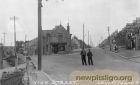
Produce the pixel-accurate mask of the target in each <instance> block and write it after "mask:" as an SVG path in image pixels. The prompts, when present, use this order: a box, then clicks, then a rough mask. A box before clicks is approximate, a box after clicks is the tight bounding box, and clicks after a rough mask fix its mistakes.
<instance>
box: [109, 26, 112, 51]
mask: <svg viewBox="0 0 140 85" xmlns="http://www.w3.org/2000/svg"><path fill="white" fill-rule="evenodd" d="M108 38H109V46H110V51H111V38H110V28H109V26H108Z"/></svg>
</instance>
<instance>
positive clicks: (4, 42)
mask: <svg viewBox="0 0 140 85" xmlns="http://www.w3.org/2000/svg"><path fill="white" fill-rule="evenodd" d="M5 35H6V33H5V32H4V33H3V39H4V40H3V46H5Z"/></svg>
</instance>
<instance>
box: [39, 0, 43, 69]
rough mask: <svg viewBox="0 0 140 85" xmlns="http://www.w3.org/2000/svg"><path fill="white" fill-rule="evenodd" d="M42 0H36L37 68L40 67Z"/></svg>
mask: <svg viewBox="0 0 140 85" xmlns="http://www.w3.org/2000/svg"><path fill="white" fill-rule="evenodd" d="M41 7H42V0H38V70H41V68H42V64H41V63H42V35H41V32H42V26H41Z"/></svg>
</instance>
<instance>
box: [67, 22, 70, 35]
mask: <svg viewBox="0 0 140 85" xmlns="http://www.w3.org/2000/svg"><path fill="white" fill-rule="evenodd" d="M67 31H68V33H69V34H70V26H69V23H68V25H67Z"/></svg>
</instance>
